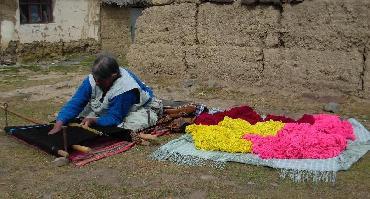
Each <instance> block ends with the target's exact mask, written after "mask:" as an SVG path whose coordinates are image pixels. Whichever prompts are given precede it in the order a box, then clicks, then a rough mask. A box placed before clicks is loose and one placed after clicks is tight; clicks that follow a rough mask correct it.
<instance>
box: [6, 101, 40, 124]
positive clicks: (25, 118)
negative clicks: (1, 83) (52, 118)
mask: <svg viewBox="0 0 370 199" xmlns="http://www.w3.org/2000/svg"><path fill="white" fill-rule="evenodd" d="M0 108H1V109H3V110H5V111H6V112H9V113H11V114H13V115H15V116H17V117H20V118H22V119H24V120H26V121H29V122H32V123H34V124H45V122H41V121H38V120H35V119H33V118H29V117H26V116H23V115H21V114H19V113H17V112H15V111H11V110H9V109H8V105H7V104H6V105H5V104H4V105H3V106H0Z"/></svg>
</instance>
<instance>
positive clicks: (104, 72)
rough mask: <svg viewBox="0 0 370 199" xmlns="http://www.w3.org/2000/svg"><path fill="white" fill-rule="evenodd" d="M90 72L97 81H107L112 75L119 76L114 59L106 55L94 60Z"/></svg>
mask: <svg viewBox="0 0 370 199" xmlns="http://www.w3.org/2000/svg"><path fill="white" fill-rule="evenodd" d="M91 72H92V75H93V76H94V77H95V78H97V79H107V78H109V77H110V76H111V75H112V74H114V73H117V74H120V73H119V66H118V63H117V61H116V59H115V58H113V57H112V56H110V55H106V54H101V55H99V56H98V57H97V58H96V59H95V61H94V64H93V66H92V68H91Z"/></svg>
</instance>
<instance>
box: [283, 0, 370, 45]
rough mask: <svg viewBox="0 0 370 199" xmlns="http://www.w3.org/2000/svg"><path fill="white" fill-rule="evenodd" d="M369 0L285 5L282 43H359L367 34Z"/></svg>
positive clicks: (315, 0)
mask: <svg viewBox="0 0 370 199" xmlns="http://www.w3.org/2000/svg"><path fill="white" fill-rule="evenodd" d="M369 10H370V1H369V0H342V1H338V0H312V1H304V2H303V3H300V4H298V5H294V6H292V5H284V6H283V12H282V15H283V17H282V20H281V23H282V26H283V30H284V33H283V36H282V41H283V43H284V45H285V47H288V48H291V47H302V48H306V49H315V50H329V49H330V50H345V51H347V49H351V48H354V47H360V48H361V49H362V46H363V45H364V43H365V42H366V41H367V40H369V38H370V12H369Z"/></svg>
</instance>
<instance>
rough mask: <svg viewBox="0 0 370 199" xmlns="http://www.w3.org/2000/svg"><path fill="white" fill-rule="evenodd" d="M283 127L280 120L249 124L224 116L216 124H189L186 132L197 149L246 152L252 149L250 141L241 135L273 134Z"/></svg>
mask: <svg viewBox="0 0 370 199" xmlns="http://www.w3.org/2000/svg"><path fill="white" fill-rule="evenodd" d="M283 127H284V123H282V122H276V121H267V122H258V123H256V124H255V125H251V124H250V123H249V122H247V121H245V120H242V119H232V118H229V117H225V118H224V120H222V121H221V122H219V123H218V125H210V126H206V125H196V124H192V125H189V126H187V127H186V132H187V133H190V134H191V135H192V137H193V140H194V143H195V147H196V148H197V149H203V150H210V151H225V152H232V153H248V152H251V151H252V143H251V142H250V141H248V140H245V139H242V136H243V135H245V134H247V133H250V134H258V135H261V136H269V135H270V136H273V135H276V133H277V132H278V131H279V130H280V129H282V128H283Z"/></svg>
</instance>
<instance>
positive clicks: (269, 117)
mask: <svg viewBox="0 0 370 199" xmlns="http://www.w3.org/2000/svg"><path fill="white" fill-rule="evenodd" d="M270 120H273V121H281V122H283V123H309V124H313V123H315V119H314V118H313V116H312V115H307V114H304V115H303V116H302V117H301V118H300V119H298V120H297V121H296V120H294V119H292V118H289V117H285V116H280V115H267V116H266V118H265V119H264V120H263V121H270Z"/></svg>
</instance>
